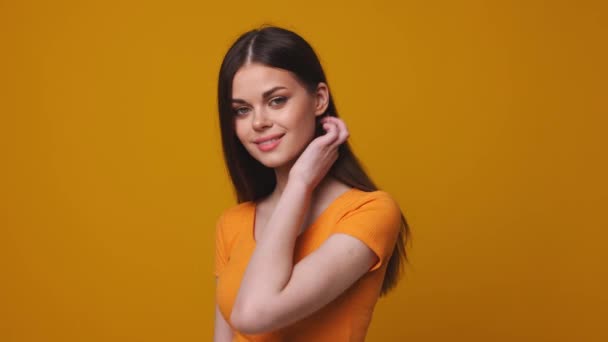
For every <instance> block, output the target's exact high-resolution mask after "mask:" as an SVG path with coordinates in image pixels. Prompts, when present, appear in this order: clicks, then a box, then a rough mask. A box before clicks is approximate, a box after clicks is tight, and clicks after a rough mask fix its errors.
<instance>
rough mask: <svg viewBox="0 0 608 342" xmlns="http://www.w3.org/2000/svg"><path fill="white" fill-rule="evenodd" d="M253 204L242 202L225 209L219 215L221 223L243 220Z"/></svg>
mask: <svg viewBox="0 0 608 342" xmlns="http://www.w3.org/2000/svg"><path fill="white" fill-rule="evenodd" d="M253 205H254V202H252V201H248V202H242V203H237V204H235V205H232V206H230V207H227V208H225V209H224V210H222V212H221V213H220V220H222V221H235V220H243V219H245V217H246V216H247V215H248V214H249V211H250V210H251V208H253Z"/></svg>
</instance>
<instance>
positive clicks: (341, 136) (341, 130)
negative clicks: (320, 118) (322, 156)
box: [325, 116, 350, 148]
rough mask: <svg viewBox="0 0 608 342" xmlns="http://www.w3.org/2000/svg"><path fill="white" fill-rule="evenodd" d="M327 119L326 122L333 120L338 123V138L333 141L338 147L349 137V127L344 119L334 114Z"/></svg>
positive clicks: (334, 145) (332, 121)
mask: <svg viewBox="0 0 608 342" xmlns="http://www.w3.org/2000/svg"><path fill="white" fill-rule="evenodd" d="M325 119H326V121H325V122H331V123H333V124H335V125H336V128H337V131H338V138H337V139H336V140H334V141H332V143H333V147H336V148H337V147H338V145H341V144H342V143H344V142H345V141H346V139H348V137H349V136H350V133H349V132H348V129H347V128H346V124H345V123H344V121H342V120H340V119H338V118H336V117H333V116H328V117H327V118H325Z"/></svg>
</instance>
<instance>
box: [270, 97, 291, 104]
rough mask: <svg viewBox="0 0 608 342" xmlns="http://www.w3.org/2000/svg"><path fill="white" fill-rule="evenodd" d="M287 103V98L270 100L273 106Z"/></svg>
mask: <svg viewBox="0 0 608 342" xmlns="http://www.w3.org/2000/svg"><path fill="white" fill-rule="evenodd" d="M285 101H287V98H286V97H275V98H274V99H272V100H270V103H273V104H282V103H284V102H285Z"/></svg>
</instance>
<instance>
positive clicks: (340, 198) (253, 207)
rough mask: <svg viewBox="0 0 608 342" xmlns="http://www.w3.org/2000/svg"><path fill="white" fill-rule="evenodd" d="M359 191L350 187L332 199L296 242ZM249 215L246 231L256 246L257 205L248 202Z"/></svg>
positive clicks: (253, 202)
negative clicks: (342, 202) (340, 203)
mask: <svg viewBox="0 0 608 342" xmlns="http://www.w3.org/2000/svg"><path fill="white" fill-rule="evenodd" d="M357 190H359V189H358V188H355V187H352V188H350V189H348V190H346V191H344V192H343V193H341V194H340V195H338V197H336V198H334V200H333V201H332V202H331V203H330V204H329V205H328V206H327V208H325V209H324V210H323V211H322V212H321V214H319V216H317V217H316V218H315V220H314V221H313V222H312V223H311V224H310V225H308V227H307V228H306V230H304V232H302V233H300V234H299V235H298V236H297V237H296V240H300V239H302V238H303V237H304V236H305V235H306V234H307V233H308V232H309V231H311V230H312V228H314V227H315V226H317V224H318V222H319V221H320V220H321V218H323V217H324V216H326V215H327V214H328V213H329V212H331V211H332V210H333V209H334V207H335V206H336V205H337V204H338V203H339V202H341V201H343V200H344V199H346V198H347V197H349V196H348V195H350V194H351V193H354V192H355V191H357ZM250 203H251V204H250V215H249V222H250V226H249V230H248V234H247V235H249V237H250V239H251V241H252V242H253V244H254V245H255V244H257V241H256V240H255V219H256V208H257V204H256V203H255V201H251V202H250Z"/></svg>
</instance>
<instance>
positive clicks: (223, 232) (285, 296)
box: [214, 27, 409, 342]
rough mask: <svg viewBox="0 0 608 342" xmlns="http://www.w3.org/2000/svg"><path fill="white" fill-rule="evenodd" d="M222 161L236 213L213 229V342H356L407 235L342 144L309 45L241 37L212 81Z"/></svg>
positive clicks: (284, 33)
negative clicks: (215, 87)
mask: <svg viewBox="0 0 608 342" xmlns="http://www.w3.org/2000/svg"><path fill="white" fill-rule="evenodd" d="M218 106H219V114H220V126H221V131H222V143H223V149H224V157H225V160H226V164H227V168H228V170H229V172H230V177H231V180H232V182H233V185H234V187H235V190H236V196H237V199H238V202H239V204H237V205H236V206H233V207H231V208H228V209H227V210H225V211H224V212H223V213H222V215H221V216H220V218H219V219H218V221H217V227H216V261H215V267H216V269H215V274H216V277H217V278H216V279H217V280H216V282H217V292H216V293H217V297H216V299H217V305H216V321H215V333H214V338H215V340H216V341H232V340H236V341H247V340H254V341H332V342H337V341H363V340H364V339H365V334H366V332H367V328H368V326H369V323H370V321H371V316H372V313H373V309H374V306H375V304H376V302H377V300H378V298H379V296H381V295H384V294H386V293H387V292H388V291H389V290H390V289H391V288H393V287H394V286H395V285H396V283H397V280H398V278H399V273H400V270H401V268H402V267H401V265H402V261H407V258H406V254H405V243H406V241H407V240H408V238H409V228H408V225H407V223H406V220H405V218H404V216H403V214H402V213H401V210H400V208H399V205H398V204H397V203H396V202H395V200H394V199H393V198H392V197H391V196H390V195H389V194H388V193H386V192H384V191H380V190H378V189H377V188H376V186H375V185H374V184H373V183H372V181H371V180H370V179H369V177H368V176H367V175H366V173H365V172H364V170H363V168H362V167H361V166H360V164H359V162H358V161H357V159H356V157H355V156H354V155H353V153H352V152H351V149H350V147H349V145H348V143H347V142H346V140H347V138H348V136H349V133H348V130H347V128H346V126H345V124H344V122H343V121H342V120H340V119H339V118H338V113H337V111H336V107H335V104H334V102H333V99H332V96H331V93H330V91H329V86H328V84H327V80H326V78H325V74H324V72H323V69H322V67H321V65H320V63H319V60H318V58H317V56H316V54H315V52H314V51H313V49H312V47H311V46H310V45H309V44H308V43H307V42H306V41H305V40H304V39H302V38H301V37H300V36H298V35H297V34H296V33H294V32H291V31H289V30H286V29H282V28H278V27H264V28H261V29H256V30H252V31H249V32H246V33H245V34H243V35H242V36H240V37H239V38H238V39H237V40H236V42H235V43H234V44H233V45H232V46H231V47H230V49H229V50H228V52H227V54H226V56H225V57H224V60H223V62H222V66H221V69H220V74H219V85H218Z"/></svg>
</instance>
